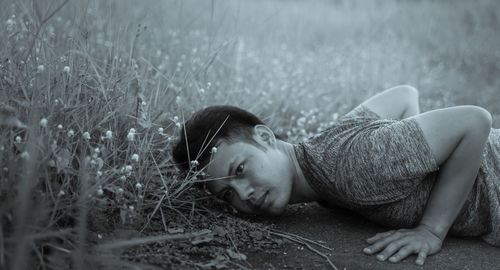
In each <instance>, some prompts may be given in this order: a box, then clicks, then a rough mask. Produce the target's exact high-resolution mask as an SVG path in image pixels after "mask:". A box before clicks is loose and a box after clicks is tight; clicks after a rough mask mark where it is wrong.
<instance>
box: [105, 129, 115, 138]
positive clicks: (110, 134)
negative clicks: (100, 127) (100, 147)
mask: <svg viewBox="0 0 500 270" xmlns="http://www.w3.org/2000/svg"><path fill="white" fill-rule="evenodd" d="M112 138H113V132H112V131H111V130H108V131H106V137H105V139H112Z"/></svg>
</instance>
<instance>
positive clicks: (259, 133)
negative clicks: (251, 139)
mask: <svg viewBox="0 0 500 270" xmlns="http://www.w3.org/2000/svg"><path fill="white" fill-rule="evenodd" d="M254 136H255V137H256V138H255V139H256V140H257V141H258V142H262V143H264V144H267V145H269V146H274V145H275V144H276V137H275V136H274V133H273V131H272V130H271V129H270V128H269V127H268V126H266V125H256V126H255V127H254Z"/></svg>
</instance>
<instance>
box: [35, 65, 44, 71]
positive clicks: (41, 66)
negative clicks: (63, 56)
mask: <svg viewBox="0 0 500 270" xmlns="http://www.w3.org/2000/svg"><path fill="white" fill-rule="evenodd" d="M37 70H38V72H43V71H44V70H45V67H44V66H43V65H39V66H38V68H37Z"/></svg>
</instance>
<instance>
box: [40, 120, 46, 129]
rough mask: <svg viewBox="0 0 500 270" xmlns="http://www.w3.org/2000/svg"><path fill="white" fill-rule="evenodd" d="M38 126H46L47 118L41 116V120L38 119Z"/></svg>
mask: <svg viewBox="0 0 500 270" xmlns="http://www.w3.org/2000/svg"><path fill="white" fill-rule="evenodd" d="M40 126H42V127H43V128H44V127H47V119H45V118H42V120H40Z"/></svg>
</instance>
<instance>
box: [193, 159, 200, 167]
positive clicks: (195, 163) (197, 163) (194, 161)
mask: <svg viewBox="0 0 500 270" xmlns="http://www.w3.org/2000/svg"><path fill="white" fill-rule="evenodd" d="M198 165H200V163H199V162H198V160H191V167H196V166H198Z"/></svg>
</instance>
